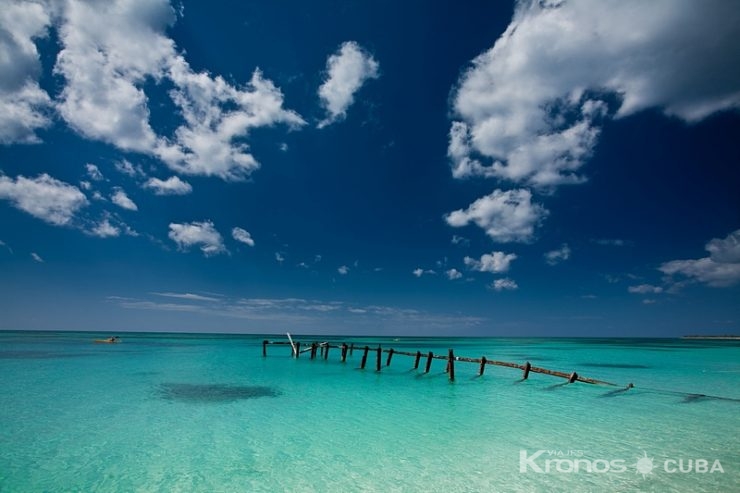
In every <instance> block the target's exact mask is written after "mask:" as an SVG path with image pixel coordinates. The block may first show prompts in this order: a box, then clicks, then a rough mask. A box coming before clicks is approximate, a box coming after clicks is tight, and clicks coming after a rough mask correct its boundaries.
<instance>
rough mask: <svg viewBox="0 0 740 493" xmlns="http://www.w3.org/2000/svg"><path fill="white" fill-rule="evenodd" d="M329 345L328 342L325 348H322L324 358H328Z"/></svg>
mask: <svg viewBox="0 0 740 493" xmlns="http://www.w3.org/2000/svg"><path fill="white" fill-rule="evenodd" d="M330 347H331V346H329V345H328V344H327V345H326V346H325V349H324V359H329V348H330Z"/></svg>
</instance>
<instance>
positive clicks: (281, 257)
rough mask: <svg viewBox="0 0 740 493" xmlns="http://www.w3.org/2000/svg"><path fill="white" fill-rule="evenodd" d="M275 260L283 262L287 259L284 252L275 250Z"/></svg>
mask: <svg viewBox="0 0 740 493" xmlns="http://www.w3.org/2000/svg"><path fill="white" fill-rule="evenodd" d="M275 261H277V263H279V264H282V263H283V262H284V261H285V257H283V254H282V253H280V252H275Z"/></svg>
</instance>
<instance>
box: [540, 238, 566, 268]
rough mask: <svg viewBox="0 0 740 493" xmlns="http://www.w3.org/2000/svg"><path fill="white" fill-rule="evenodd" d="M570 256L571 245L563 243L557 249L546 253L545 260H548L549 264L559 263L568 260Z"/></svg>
mask: <svg viewBox="0 0 740 493" xmlns="http://www.w3.org/2000/svg"><path fill="white" fill-rule="evenodd" d="M569 258H570V247H569V246H568V244H567V243H563V245H562V246H561V247H560V248H558V249H557V250H552V251H549V252H547V253H545V262H547V263H548V264H549V265H557V264H559V263H560V262H564V261H566V260H568V259H569Z"/></svg>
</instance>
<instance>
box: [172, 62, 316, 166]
mask: <svg viewBox="0 0 740 493" xmlns="http://www.w3.org/2000/svg"><path fill="white" fill-rule="evenodd" d="M169 77H170V78H171V79H172V81H173V82H174V83H175V84H176V85H177V86H178V89H176V90H173V91H172V92H171V95H172V97H173V101H174V102H175V104H176V105H177V106H178V107H180V109H181V111H182V113H183V117H184V118H185V122H186V123H185V125H182V126H180V127H179V128H178V129H177V131H176V132H175V136H176V140H177V145H176V146H174V147H172V146H170V147H166V148H162V149H161V150H160V152H159V156H160V158H161V159H162V160H164V161H165V162H166V163H167V164H168V165H169V166H170V167H171V168H172V169H174V170H175V171H178V172H181V173H186V174H193V175H210V176H218V177H220V178H223V179H225V180H240V179H244V178H246V177H247V176H249V174H250V173H251V172H252V171H254V170H256V169H257V168H259V163H258V162H257V160H256V159H255V158H254V157H253V156H252V155H251V154H250V153H249V152H248V146H247V145H246V144H245V143H244V142H243V139H244V138H245V137H246V136H247V134H248V133H249V131H250V130H251V129H253V128H258V127H265V126H272V125H274V124H277V123H284V124H287V125H288V126H289V127H291V128H297V127H300V126H302V125H304V124H305V122H304V120H303V119H302V118H301V117H300V116H299V115H298V114H297V113H295V112H294V111H290V110H285V109H283V107H282V104H283V94H282V92H281V91H280V90H279V89H278V88H277V87H276V86H275V85H274V84H273V83H272V81H270V80H268V79H265V78H264V77H263V76H262V72H261V71H260V70H259V69H257V70H255V71H254V73H253V74H252V79H251V80H250V82H249V84H248V85H247V87H245V88H244V89H238V88H235V87H233V86H231V85H229V84H227V83H226V82H225V81H224V80H223V78H222V77H220V76H218V77H216V78H212V77H210V76H209V75H208V74H205V73H194V72H192V71H191V70H190V67H189V66H188V65H187V62H185V60H184V59H182V58H177V59H176V60H175V61H174V63H173V64H172V67H171V68H170V72H169ZM230 106H234V107H236V109H228V108H229V107H230Z"/></svg>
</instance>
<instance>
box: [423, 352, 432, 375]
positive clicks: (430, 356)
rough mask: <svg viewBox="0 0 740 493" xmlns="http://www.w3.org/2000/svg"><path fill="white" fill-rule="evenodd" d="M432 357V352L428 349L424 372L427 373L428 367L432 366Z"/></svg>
mask: <svg viewBox="0 0 740 493" xmlns="http://www.w3.org/2000/svg"><path fill="white" fill-rule="evenodd" d="M432 358H434V354H432V352H431V351H429V355H428V356H427V368H426V370H424V373H429V368H431V367H432Z"/></svg>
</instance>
